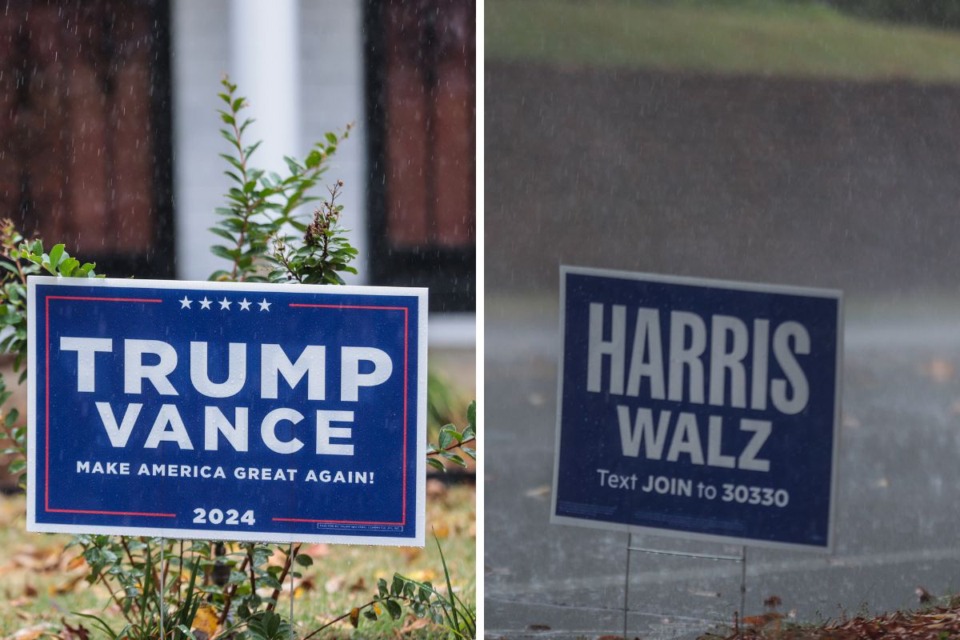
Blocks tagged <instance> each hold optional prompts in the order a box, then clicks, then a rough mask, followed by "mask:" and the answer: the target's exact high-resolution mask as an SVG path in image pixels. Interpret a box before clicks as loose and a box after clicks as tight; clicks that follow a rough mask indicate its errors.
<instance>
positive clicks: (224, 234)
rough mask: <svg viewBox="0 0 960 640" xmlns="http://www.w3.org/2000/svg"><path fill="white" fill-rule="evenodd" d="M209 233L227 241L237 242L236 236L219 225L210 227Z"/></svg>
mask: <svg viewBox="0 0 960 640" xmlns="http://www.w3.org/2000/svg"><path fill="white" fill-rule="evenodd" d="M210 233H213V234H215V235H218V236H220V237H221V238H223V239H224V240H226V241H227V242H231V243H233V244H236V243H237V237H236V236H235V235H233V234H232V233H230V232H229V231H227V230H226V229H221V228H219V227H211V228H210Z"/></svg>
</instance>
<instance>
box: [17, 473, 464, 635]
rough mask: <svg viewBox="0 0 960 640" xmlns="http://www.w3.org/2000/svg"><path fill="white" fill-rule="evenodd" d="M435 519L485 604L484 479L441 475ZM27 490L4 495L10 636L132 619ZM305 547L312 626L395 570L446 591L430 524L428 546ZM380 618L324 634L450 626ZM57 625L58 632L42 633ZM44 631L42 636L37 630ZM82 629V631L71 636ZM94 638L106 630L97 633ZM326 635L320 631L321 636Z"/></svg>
mask: <svg viewBox="0 0 960 640" xmlns="http://www.w3.org/2000/svg"><path fill="white" fill-rule="evenodd" d="M428 491H429V493H430V496H429V497H428V500H427V522H428V523H429V527H431V528H432V530H433V532H434V533H435V535H436V538H437V539H439V541H440V544H441V545H442V547H443V553H444V556H445V557H446V561H447V565H448V567H449V568H450V574H451V580H452V584H453V587H454V590H455V591H456V592H457V594H458V595H459V596H460V597H461V598H462V599H463V600H464V601H465V602H468V603H472V604H473V606H474V607H475V606H476V579H475V575H474V574H475V566H476V504H475V491H474V487H473V486H470V485H454V486H451V487H449V488H447V487H444V486H443V485H441V484H439V483H433V484H431V486H430V488H429V489H428ZM24 522H25V501H24V498H23V496H2V497H0V638H3V639H6V638H16V639H17V640H21V639H22V640H27V639H29V638H40V637H46V638H59V637H61V636H60V635H58V634H59V633H61V630H62V629H63V628H64V623H66V624H68V625H70V626H71V627H74V628H77V627H78V626H79V625H81V624H82V625H83V626H84V627H86V628H87V629H88V630H91V631H92V630H93V625H92V624H91V622H90V621H89V620H84V619H82V618H81V617H79V616H76V615H74V613H75V612H84V613H91V614H94V615H97V616H100V617H103V618H105V619H108V620H110V621H111V623H113V628H114V630H115V631H116V630H119V629H120V628H121V626H122V624H121V621H122V618H121V616H120V613H119V611H118V609H117V607H116V606H114V605H111V604H110V596H109V594H108V593H107V592H106V590H105V589H104V588H103V587H101V586H100V585H99V584H97V585H94V586H90V585H88V584H87V583H86V581H84V580H83V578H84V577H85V576H86V565H85V564H84V563H83V562H82V561H79V560H74V558H75V557H76V555H77V551H76V550H75V549H74V550H69V551H67V552H66V553H64V551H63V549H64V546H65V545H66V543H67V542H68V541H69V540H70V537H69V536H63V535H47V534H29V533H27V532H26V531H25V528H24ZM301 552H302V553H308V554H309V555H311V556H312V557H313V559H314V564H313V566H311V567H309V568H307V569H304V570H302V571H303V579H302V580H300V581H298V582H296V583H295V586H296V590H295V596H296V599H295V618H296V621H297V628H298V630H299V631H300V632H301V633H302V634H303V635H306V633H308V632H310V631H313V630H314V629H316V628H318V627H320V626H322V625H323V624H324V623H325V622H327V621H330V620H332V619H333V618H336V617H338V616H341V615H343V614H345V613H348V612H349V611H350V609H351V608H353V607H359V606H361V605H363V604H365V603H366V602H368V601H369V600H371V598H372V596H373V595H375V593H376V590H377V580H378V579H380V578H384V579H386V580H387V582H388V583H389V582H390V581H391V579H392V577H393V574H394V573H400V574H403V575H404V576H406V577H409V578H412V579H415V580H420V581H431V582H433V584H434V586H435V587H437V589H438V590H441V591H443V590H445V588H444V587H443V585H444V573H443V567H442V564H441V561H440V555H439V553H438V551H437V544H436V541H435V539H434V537H433V536H432V535H430V533H429V532H428V535H427V544H426V547H425V548H423V549H415V548H402V547H401V548H398V547H372V546H352V545H350V546H347V545H338V546H334V545H304V546H303V549H302V550H301ZM279 608H280V610H281V611H283V612H284V613H285V616H286V615H288V613H287V612H289V610H290V600H289V591H288V590H286V589H285V591H284V593H283V595H281V597H280V604H279ZM384 618H387V620H380V621H377V622H370V621H368V620H365V619H363V618H362V617H361V620H360V626H359V628H358V629H356V630H354V629H353V628H352V627H351V626H350V625H349V623H348V622H343V623H338V625H337V626H335V627H333V628H332V629H328V630H327V631H326V632H324V634H322V637H324V638H331V637H333V638H381V637H394V636H395V635H396V634H397V633H398V632H399V631H400V630H407V631H409V632H410V633H411V634H412V635H411V636H410V637H414V638H445V637H446V633H445V632H444V629H442V628H439V627H433V626H429V625H424V624H423V623H422V622H421V621H417V620H415V619H413V618H412V616H409V617H408V616H407V615H406V611H405V615H404V617H403V618H401V619H400V620H399V621H396V622H393V621H390V620H389V618H388V617H387V616H384ZM44 631H47V632H49V633H50V634H51V635H46V636H43V635H40V634H41V633H42V632H44ZM34 634H36V635H34ZM70 637H72V636H70ZM91 637H99V634H98V633H93V634H92V636H91ZM318 637H319V636H318Z"/></svg>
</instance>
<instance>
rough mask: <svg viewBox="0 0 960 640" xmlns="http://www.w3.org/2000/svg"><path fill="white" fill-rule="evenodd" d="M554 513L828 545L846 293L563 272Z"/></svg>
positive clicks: (636, 526)
mask: <svg viewBox="0 0 960 640" xmlns="http://www.w3.org/2000/svg"><path fill="white" fill-rule="evenodd" d="M560 309H561V311H560V312H561V327H562V340H563V345H562V360H561V366H560V378H559V386H560V389H559V406H558V422H557V453H556V463H555V470H554V492H553V511H552V520H553V522H558V523H565V524H579V525H584V526H594V527H600V528H613V529H626V530H631V531H643V530H649V531H650V532H653V533H661V534H667V535H677V536H683V537H693V538H704V539H711V540H717V541H722V542H736V543H738V544H748V543H749V544H756V545H761V546H788V547H802V548H818V549H826V550H829V549H830V547H831V543H832V522H833V517H832V513H833V504H834V499H833V497H834V495H835V491H836V459H837V442H836V439H837V436H836V434H837V427H836V425H837V415H838V410H839V396H840V392H839V374H838V372H839V370H840V366H839V364H840V354H841V345H840V341H841V333H840V327H841V296H840V293H839V292H837V291H826V290H820V289H801V288H795V287H773V286H766V285H750V284H740V283H731V282H721V281H714V280H700V279H691V278H676V277H664V276H653V275H647V274H637V273H624V272H614V271H601V270H595V269H582V268H573V267H564V268H562V270H561V305H560Z"/></svg>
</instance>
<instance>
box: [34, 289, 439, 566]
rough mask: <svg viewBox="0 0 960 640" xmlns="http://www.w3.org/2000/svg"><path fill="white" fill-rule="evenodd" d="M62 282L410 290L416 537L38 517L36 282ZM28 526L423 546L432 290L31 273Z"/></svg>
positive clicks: (372, 292) (356, 292)
mask: <svg viewBox="0 0 960 640" xmlns="http://www.w3.org/2000/svg"><path fill="white" fill-rule="evenodd" d="M51 284H53V285H58V286H60V285H63V286H85V287H90V286H94V287H97V286H99V287H127V288H131V289H146V288H150V289H187V290H208V291H209V290H211V289H214V290H220V291H245V292H260V293H267V294H269V293H281V292H282V293H305V292H313V293H323V294H332V295H353V296H390V295H395V296H407V297H415V298H416V299H417V316H418V325H417V371H416V375H417V407H416V422H417V424H416V433H417V440H416V453H415V456H416V460H415V464H416V488H415V498H416V504H415V505H414V510H415V513H416V515H417V526H416V528H415V532H414V537H412V538H397V537H387V536H375V535H358V536H347V535H334V534H318V535H307V534H281V533H257V532H253V533H246V532H243V531H238V530H236V529H223V530H219V529H203V530H200V529H167V528H157V527H122V526H118V527H105V526H79V527H78V526H76V525H61V524H50V523H41V522H37V521H36V512H35V509H36V497H37V496H36V473H37V455H36V453H37V442H36V432H37V424H36V416H37V411H36V393H35V392H34V391H35V390H36V389H37V386H36V385H37V380H36V367H35V366H34V364H35V363H36V358H37V339H36V330H35V323H34V322H33V319H34V318H35V316H34V315H33V314H34V313H36V287H37V285H51ZM27 309H28V316H27V318H28V322H27V346H28V353H27V531H31V532H37V533H71V534H76V533H93V534H106V535H131V536H151V537H166V538H184V539H191V540H208V539H224V540H236V541H240V542H272V543H292V542H309V543H328V544H354V545H376V546H397V547H405V546H410V547H423V546H424V544H425V532H426V481H427V480H426V477H427V474H426V455H427V454H426V442H427V321H428V290H427V289H425V288H420V287H376V286H372V287H367V286H352V285H308V284H285V283H278V284H274V283H248V282H215V281H203V280H135V279H124V278H62V277H55V276H29V277H28V278H27Z"/></svg>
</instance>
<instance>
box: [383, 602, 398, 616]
mask: <svg viewBox="0 0 960 640" xmlns="http://www.w3.org/2000/svg"><path fill="white" fill-rule="evenodd" d="M383 606H384V608H385V609H386V610H387V613H389V614H390V617H391V618H393V619H394V620H399V619H400V617H401V616H402V615H403V609H401V608H400V605H399V604H398V603H397V601H396V600H384V601H383Z"/></svg>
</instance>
